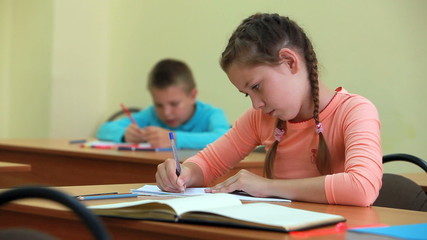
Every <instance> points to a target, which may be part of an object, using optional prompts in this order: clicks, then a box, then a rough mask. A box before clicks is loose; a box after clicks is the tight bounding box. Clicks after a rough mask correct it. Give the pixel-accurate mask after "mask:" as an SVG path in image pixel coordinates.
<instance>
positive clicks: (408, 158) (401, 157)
mask: <svg viewBox="0 0 427 240" xmlns="http://www.w3.org/2000/svg"><path fill="white" fill-rule="evenodd" d="M393 161H405V162H410V163H413V164H415V165H417V166H418V167H420V168H422V169H423V170H424V171H425V172H427V162H426V161H424V160H423V159H421V158H419V157H416V156H414V155H410V154H406V153H394V154H387V155H384V156H383V163H388V162H393Z"/></svg>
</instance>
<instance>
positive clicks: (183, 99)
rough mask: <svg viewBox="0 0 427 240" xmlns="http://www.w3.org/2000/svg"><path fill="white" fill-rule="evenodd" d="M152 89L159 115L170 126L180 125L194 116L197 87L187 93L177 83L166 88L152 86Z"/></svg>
mask: <svg viewBox="0 0 427 240" xmlns="http://www.w3.org/2000/svg"><path fill="white" fill-rule="evenodd" d="M150 91H151V97H152V98H153V103H154V108H155V110H156V113H157V115H158V117H159V118H160V120H161V121H162V122H164V123H165V124H166V125H168V126H169V127H172V128H176V127H179V126H180V125H182V124H183V123H185V122H187V121H188V120H189V119H190V118H191V116H193V113H194V104H195V102H196V95H197V90H196V89H193V90H192V91H191V92H190V93H186V92H184V90H183V89H182V87H181V86H179V85H177V86H170V87H168V88H165V89H156V88H152V89H150Z"/></svg>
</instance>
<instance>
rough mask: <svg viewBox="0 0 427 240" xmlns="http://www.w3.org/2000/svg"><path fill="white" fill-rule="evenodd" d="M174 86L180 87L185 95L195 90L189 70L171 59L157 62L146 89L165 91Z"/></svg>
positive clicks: (183, 64)
mask: <svg viewBox="0 0 427 240" xmlns="http://www.w3.org/2000/svg"><path fill="white" fill-rule="evenodd" d="M176 85H182V88H183V90H184V92H186V93H190V92H191V91H192V90H193V89H194V88H196V83H195V81H194V78H193V74H192V73H191V70H190V68H189V67H188V66H187V65H186V64H185V63H184V62H181V61H178V60H173V59H164V60H161V61H160V62H158V63H157V64H156V65H155V66H154V67H153V69H152V70H151V72H150V75H149V78H148V85H147V87H148V89H149V90H151V89H153V88H154V89H166V88H168V87H171V86H176Z"/></svg>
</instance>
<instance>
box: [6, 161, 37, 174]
mask: <svg viewBox="0 0 427 240" xmlns="http://www.w3.org/2000/svg"><path fill="white" fill-rule="evenodd" d="M29 171H31V165H28V164H22V163H12V162H0V173H6V172H29Z"/></svg>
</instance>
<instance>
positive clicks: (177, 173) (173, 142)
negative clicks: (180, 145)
mask: <svg viewBox="0 0 427 240" xmlns="http://www.w3.org/2000/svg"><path fill="white" fill-rule="evenodd" d="M169 139H170V140H171V146H172V151H173V157H174V158H175V163H176V175H177V176H178V177H179V175H181V164H180V163H179V158H178V151H177V150H176V143H175V137H174V135H173V132H169Z"/></svg>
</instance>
